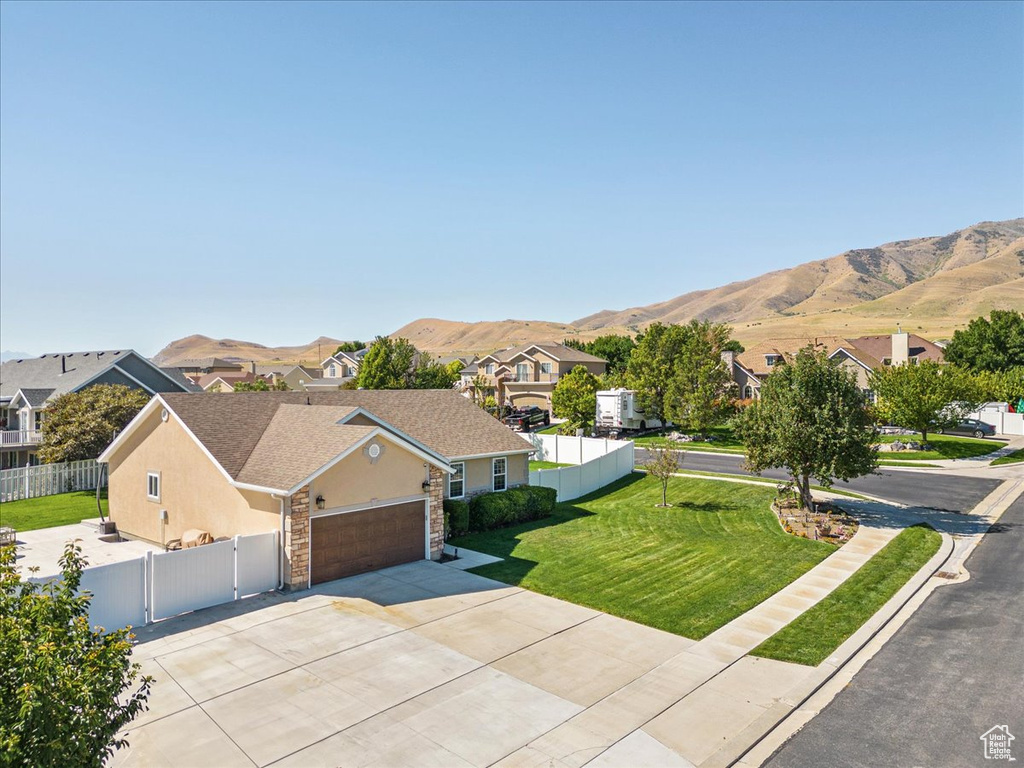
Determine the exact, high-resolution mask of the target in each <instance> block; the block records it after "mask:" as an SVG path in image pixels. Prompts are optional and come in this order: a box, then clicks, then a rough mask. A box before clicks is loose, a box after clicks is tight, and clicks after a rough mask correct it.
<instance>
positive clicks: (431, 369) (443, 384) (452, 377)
mask: <svg viewBox="0 0 1024 768" xmlns="http://www.w3.org/2000/svg"><path fill="white" fill-rule="evenodd" d="M455 363H456V365H457V366H458V367H457V368H456V367H455V366H453V365H452V364H449V365H441V364H440V363H438V362H435V361H434V359H433V358H431V357H430V355H428V354H427V353H425V352H424V353H421V354H420V356H419V360H418V363H417V365H416V370H415V372H414V373H413V388H414V389H451V388H452V385H453V384H455V382H456V381H458V380H459V372H460V371H461V370H462V364H461V363H459V362H458V361H455ZM453 368H454V370H453Z"/></svg>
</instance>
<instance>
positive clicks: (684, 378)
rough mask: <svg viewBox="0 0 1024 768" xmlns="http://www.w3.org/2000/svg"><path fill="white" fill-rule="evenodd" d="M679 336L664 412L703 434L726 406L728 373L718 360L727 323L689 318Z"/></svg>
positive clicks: (726, 335) (729, 386) (729, 383)
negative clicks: (680, 341)
mask: <svg viewBox="0 0 1024 768" xmlns="http://www.w3.org/2000/svg"><path fill="white" fill-rule="evenodd" d="M682 330H683V337H682V344H681V346H680V348H679V351H678V354H677V357H676V358H675V360H674V361H673V365H672V369H671V379H670V380H669V385H668V388H667V390H666V393H665V399H664V402H665V415H666V416H668V418H669V419H670V420H671V421H673V422H675V423H676V424H680V425H682V426H684V427H686V428H687V429H690V430H693V431H696V432H698V433H699V434H700V435H701V436H706V435H707V433H708V431H709V430H710V429H711V427H713V426H715V425H716V424H718V423H719V422H720V421H722V419H723V418H724V417H725V416H726V414H727V413H728V411H729V409H730V401H731V398H730V397H729V395H730V394H731V392H732V389H733V388H734V385H733V381H732V373H731V371H730V370H729V368H728V366H726V364H725V362H724V361H723V360H722V350H723V349H724V348H725V345H726V343H728V341H729V333H730V330H729V326H727V325H723V324H721V323H711V322H708V321H706V320H705V321H703V322H701V321H699V320H691V321H690V322H689V323H688V324H687V325H685V326H682Z"/></svg>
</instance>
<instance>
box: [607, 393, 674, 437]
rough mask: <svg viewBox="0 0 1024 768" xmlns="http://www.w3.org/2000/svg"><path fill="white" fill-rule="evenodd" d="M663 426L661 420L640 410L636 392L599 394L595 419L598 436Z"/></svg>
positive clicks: (641, 430)
mask: <svg viewBox="0 0 1024 768" xmlns="http://www.w3.org/2000/svg"><path fill="white" fill-rule="evenodd" d="M661 426H663V424H662V423H661V421H660V420H658V419H656V418H654V417H652V416H648V415H647V414H645V413H644V412H643V411H642V410H641V409H640V408H639V406H638V405H637V400H636V392H635V391H634V390H632V389H607V390H604V391H602V392H598V393H597V416H596V418H595V419H594V430H595V431H596V432H597V434H599V435H601V434H608V433H612V432H615V433H618V432H643V431H645V430H648V429H657V428H658V427H661Z"/></svg>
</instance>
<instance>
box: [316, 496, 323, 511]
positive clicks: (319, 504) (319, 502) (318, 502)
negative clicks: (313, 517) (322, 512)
mask: <svg viewBox="0 0 1024 768" xmlns="http://www.w3.org/2000/svg"><path fill="white" fill-rule="evenodd" d="M315 504H316V508H317V509H323V508H324V497H323V496H320V495H318V496H317V497H316V502H315Z"/></svg>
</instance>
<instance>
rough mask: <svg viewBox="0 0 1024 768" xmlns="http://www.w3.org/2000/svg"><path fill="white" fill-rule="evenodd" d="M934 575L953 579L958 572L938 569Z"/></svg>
mask: <svg viewBox="0 0 1024 768" xmlns="http://www.w3.org/2000/svg"><path fill="white" fill-rule="evenodd" d="M935 575H936V576H937V577H938V578H940V579H955V578H956V577H957V575H958V574H955V573H951V572H949V571H939V572H938V573H936V574H935Z"/></svg>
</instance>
